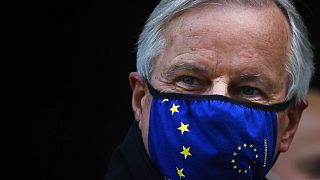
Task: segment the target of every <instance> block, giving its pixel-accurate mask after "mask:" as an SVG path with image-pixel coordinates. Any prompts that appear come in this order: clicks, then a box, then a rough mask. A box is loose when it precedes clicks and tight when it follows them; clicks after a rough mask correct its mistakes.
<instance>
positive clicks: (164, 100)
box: [161, 99, 169, 103]
mask: <svg viewBox="0 0 320 180" xmlns="http://www.w3.org/2000/svg"><path fill="white" fill-rule="evenodd" d="M166 101H167V102H168V101H169V99H163V100H162V101H161V103H163V102H166Z"/></svg>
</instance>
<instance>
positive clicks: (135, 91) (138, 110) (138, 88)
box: [129, 72, 147, 121]
mask: <svg viewBox="0 0 320 180" xmlns="http://www.w3.org/2000/svg"><path fill="white" fill-rule="evenodd" d="M129 81H130V85H131V89H132V109H133V111H134V116H135V119H136V121H140V120H141V118H142V117H141V116H142V101H143V98H144V97H145V96H146V94H147V88H146V85H145V83H144V81H143V80H142V79H141V77H140V75H139V74H138V73H137V72H131V73H130V74H129Z"/></svg>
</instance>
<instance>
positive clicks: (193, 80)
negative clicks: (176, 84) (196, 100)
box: [181, 76, 200, 86]
mask: <svg viewBox="0 0 320 180" xmlns="http://www.w3.org/2000/svg"><path fill="white" fill-rule="evenodd" d="M181 82H183V83H184V84H186V85H190V86H194V85H199V84H200V83H199V80H198V79H197V78H194V77H191V76H186V77H183V78H182V79H181Z"/></svg>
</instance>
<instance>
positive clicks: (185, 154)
mask: <svg viewBox="0 0 320 180" xmlns="http://www.w3.org/2000/svg"><path fill="white" fill-rule="evenodd" d="M182 149H183V150H182V151H181V152H180V154H183V155H184V159H187V156H191V154H190V152H189V151H190V147H188V148H185V147H184V146H182Z"/></svg>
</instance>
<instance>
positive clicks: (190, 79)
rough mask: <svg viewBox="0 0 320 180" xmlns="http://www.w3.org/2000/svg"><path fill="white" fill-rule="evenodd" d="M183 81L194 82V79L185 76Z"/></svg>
mask: <svg viewBox="0 0 320 180" xmlns="http://www.w3.org/2000/svg"><path fill="white" fill-rule="evenodd" d="M183 82H184V83H186V84H193V79H192V78H190V77H186V78H183Z"/></svg>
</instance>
